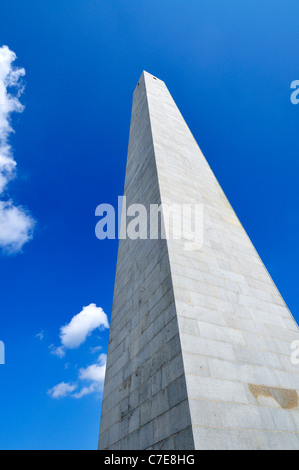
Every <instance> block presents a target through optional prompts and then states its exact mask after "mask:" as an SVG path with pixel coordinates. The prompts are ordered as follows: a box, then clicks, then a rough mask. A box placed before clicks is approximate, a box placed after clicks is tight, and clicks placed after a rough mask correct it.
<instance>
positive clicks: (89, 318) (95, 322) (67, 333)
mask: <svg viewBox="0 0 299 470" xmlns="http://www.w3.org/2000/svg"><path fill="white" fill-rule="evenodd" d="M105 328H109V322H108V317H107V315H106V313H105V312H104V310H103V309H102V308H101V307H97V306H96V304H90V305H88V306H87V307H83V310H82V311H81V312H80V313H78V314H77V315H75V316H74V317H73V318H72V320H71V321H70V323H68V324H67V325H65V326H63V327H61V328H60V339H61V346H59V347H58V348H56V350H55V351H56V352H54V350H53V351H52V352H53V354H56V355H58V356H60V357H63V356H64V354H63V352H64V350H65V349H76V348H78V347H79V346H80V345H81V344H83V343H84V342H85V341H86V338H87V337H88V336H89V335H91V333H92V332H93V331H94V330H96V329H100V330H104V329H105Z"/></svg>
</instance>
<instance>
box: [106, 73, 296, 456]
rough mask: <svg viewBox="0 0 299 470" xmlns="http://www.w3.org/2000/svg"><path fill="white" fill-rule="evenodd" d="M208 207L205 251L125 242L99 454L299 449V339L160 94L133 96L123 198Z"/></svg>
mask: <svg viewBox="0 0 299 470" xmlns="http://www.w3.org/2000/svg"><path fill="white" fill-rule="evenodd" d="M124 194H125V196H126V198H127V207H128V206H129V205H130V204H133V203H138V204H143V205H145V206H149V205H150V204H161V203H162V207H163V204H170V203H177V204H181V205H183V204H193V203H197V204H198V203H200V204H202V205H203V209H204V217H203V245H202V247H201V248H200V249H198V250H186V249H185V240H183V239H171V238H169V239H164V238H160V239H158V240H157V239H149V238H147V239H136V240H132V239H130V238H126V239H121V240H120V242H119V252H118V260H117V270H116V280H115V290H114V298H113V309H112V318H111V331H110V340H109V348H108V358H107V372H106V379H105V386H104V397H103V406H102V418H101V429H100V439H99V449H121V450H125V449H130V450H133V449H169V450H175V449H179V450H192V449H244V450H245V449H253V450H254V449H299V408H298V391H299V365H296V361H292V360H291V353H292V349H291V345H292V344H293V345H294V344H296V343H294V341H298V340H299V331H298V327H297V325H296V323H295V321H294V319H293V317H292V315H291V313H290V312H289V310H288V308H287V306H286V305H285V303H284V301H283V299H282V297H281V295H280V293H279V292H278V290H277V288H276V286H275V285H274V283H273V281H272V279H271V277H270V275H269V274H268V272H267V270H266V268H265V266H264V265H263V263H262V261H261V259H260V258H259V256H258V254H257V252H256V251H255V249H254V246H253V245H252V243H251V241H250V240H249V238H248V236H247V234H246V232H245V230H244V229H243V227H242V225H241V223H240V222H239V220H238V218H237V216H236V215H235V213H234V211H233V209H232V207H231V206H230V204H229V202H228V200H227V198H226V197H225V195H224V193H223V191H222V189H221V187H220V185H219V183H218V181H217V180H216V178H215V176H214V174H213V173H212V171H211V169H210V167H209V165H208V163H207V161H206V160H205V158H204V156H203V154H202V152H201V150H200V148H199V147H198V145H197V143H196V142H195V140H194V138H193V136H192V134H191V132H190V130H189V128H188V126H187V125H186V123H185V121H184V119H183V117H182V115H181V114H180V112H179V110H178V108H177V106H176V104H175V102H174V101H173V99H172V97H171V95H170V93H169V91H168V90H167V87H166V86H165V84H164V82H163V81H161V80H159V79H157V78H156V77H153V76H152V75H150V74H148V73H146V72H143V74H142V76H141V78H140V81H139V82H138V85H137V87H136V89H135V92H134V99H133V109H132V117H131V127H130V139H129V149H128V159H127V169H126V180H125V191H124Z"/></svg>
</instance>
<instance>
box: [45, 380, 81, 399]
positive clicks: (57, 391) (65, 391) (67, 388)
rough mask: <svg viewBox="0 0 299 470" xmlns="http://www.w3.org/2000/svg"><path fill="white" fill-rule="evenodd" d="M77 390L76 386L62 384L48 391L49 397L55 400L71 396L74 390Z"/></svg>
mask: <svg viewBox="0 0 299 470" xmlns="http://www.w3.org/2000/svg"><path fill="white" fill-rule="evenodd" d="M76 388H77V385H76V384H74V385H72V384H70V383H65V382H61V383H60V384H57V385H55V386H54V387H53V388H51V389H50V390H48V395H50V397H51V398H55V399H58V398H64V397H66V396H67V395H70V394H71V393H72V392H73V391H74V390H76Z"/></svg>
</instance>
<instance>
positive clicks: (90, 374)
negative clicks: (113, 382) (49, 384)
mask: <svg viewBox="0 0 299 470" xmlns="http://www.w3.org/2000/svg"><path fill="white" fill-rule="evenodd" d="M106 359H107V356H106V354H100V356H99V357H98V360H97V363H96V364H92V365H90V366H88V367H86V368H85V369H84V368H82V369H80V370H79V375H78V381H77V383H75V384H69V383H65V382H62V383H60V384H58V385H55V386H54V387H53V388H51V390H49V391H48V394H49V395H50V396H51V398H55V399H57V398H63V397H66V396H71V397H72V398H76V399H79V398H82V397H84V396H86V395H90V394H91V393H94V392H101V391H102V389H103V385H104V380H105V373H106ZM82 382H83V383H84V382H90V383H89V385H82V387H81V389H80V390H79V391H78V392H76V393H73V392H74V391H75V390H77V389H78V388H79V386H80V384H81V383H82Z"/></svg>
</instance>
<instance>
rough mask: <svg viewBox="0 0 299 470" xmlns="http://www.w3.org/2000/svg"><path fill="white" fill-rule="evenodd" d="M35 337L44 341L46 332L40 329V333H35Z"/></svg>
mask: <svg viewBox="0 0 299 470" xmlns="http://www.w3.org/2000/svg"><path fill="white" fill-rule="evenodd" d="M35 337H36V338H38V339H39V340H40V341H42V340H43V339H44V332H43V331H40V332H39V333H37V334H36V335H35Z"/></svg>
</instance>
